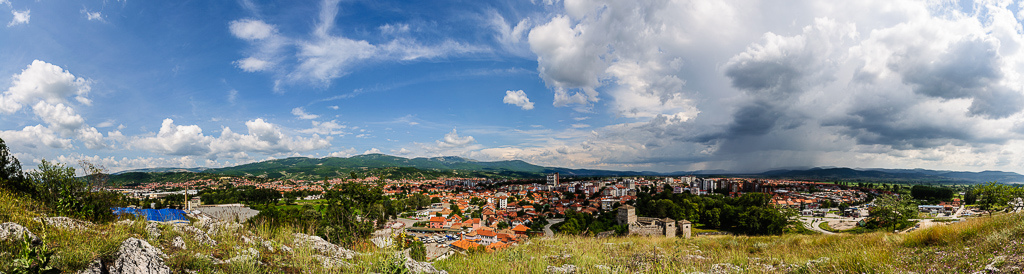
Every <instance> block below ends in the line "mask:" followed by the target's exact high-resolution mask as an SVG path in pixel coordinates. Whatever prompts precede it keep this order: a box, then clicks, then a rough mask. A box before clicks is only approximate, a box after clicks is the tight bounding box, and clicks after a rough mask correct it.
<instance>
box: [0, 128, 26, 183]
mask: <svg viewBox="0 0 1024 274" xmlns="http://www.w3.org/2000/svg"><path fill="white" fill-rule="evenodd" d="M0 188H5V189H9V190H13V191H15V192H21V193H30V194H31V193H32V192H33V190H34V189H33V188H32V185H31V184H29V183H28V181H27V180H25V174H24V173H23V172H22V171H21V162H19V161H18V158H15V157H14V155H13V154H11V152H10V151H9V150H8V149H7V144H6V143H4V139H0Z"/></svg>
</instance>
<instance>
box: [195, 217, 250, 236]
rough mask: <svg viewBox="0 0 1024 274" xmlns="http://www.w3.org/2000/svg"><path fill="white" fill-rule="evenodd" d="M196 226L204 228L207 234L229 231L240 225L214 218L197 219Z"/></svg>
mask: <svg viewBox="0 0 1024 274" xmlns="http://www.w3.org/2000/svg"><path fill="white" fill-rule="evenodd" d="M198 226H199V227H200V228H202V229H205V230H206V234H209V235H217V234H219V233H223V232H230V231H233V230H236V229H239V228H241V227H242V225H241V224H239V223H236V222H227V221H218V220H216V219H202V220H200V221H199V223H198Z"/></svg>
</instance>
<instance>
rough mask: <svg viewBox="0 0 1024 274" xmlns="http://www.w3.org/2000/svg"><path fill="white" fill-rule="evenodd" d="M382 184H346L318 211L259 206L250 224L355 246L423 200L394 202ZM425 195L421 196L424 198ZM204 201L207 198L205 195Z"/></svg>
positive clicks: (327, 194) (333, 191)
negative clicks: (305, 232) (297, 230)
mask: <svg viewBox="0 0 1024 274" xmlns="http://www.w3.org/2000/svg"><path fill="white" fill-rule="evenodd" d="M383 194H384V192H383V190H382V189H381V186H379V185H367V184H361V183H347V184H340V185H337V186H336V188H335V189H331V190H328V191H326V192H324V194H323V197H324V199H326V200H325V201H324V202H323V204H321V205H320V207H319V209H317V208H314V207H313V206H310V205H308V204H305V205H303V206H301V207H297V206H285V207H279V206H272V205H262V206H260V207H259V208H260V213H259V214H257V215H256V216H254V217H253V218H252V219H250V220H249V221H248V223H249V224H250V225H251V226H255V225H267V226H270V227H275V228H277V227H289V226H290V227H300V228H310V229H311V230H313V231H315V233H316V234H317V236H321V237H323V238H324V239H326V240H328V241H330V242H332V243H336V244H354V243H356V242H361V241H365V240H366V239H367V238H368V237H369V235H370V233H372V232H373V229H374V227H375V224H376V225H377V226H382V225H384V223H386V222H387V220H389V219H391V218H394V217H397V216H398V214H399V213H400V212H403V211H405V210H407V209H409V208H410V207H411V206H412V205H413V204H415V203H414V202H407V201H406V200H410V199H412V200H416V201H418V203H420V204H422V201H424V200H425V198H424V197H416V196H415V195H413V196H411V198H409V199H405V200H398V201H393V200H391V199H387V198H385V197H384V195H383ZM421 196H422V195H421ZM204 199H205V196H204Z"/></svg>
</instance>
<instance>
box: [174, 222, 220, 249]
mask: <svg viewBox="0 0 1024 274" xmlns="http://www.w3.org/2000/svg"><path fill="white" fill-rule="evenodd" d="M174 231H177V232H179V233H182V234H186V235H189V236H191V238H192V240H193V241H196V242H198V243H200V244H205V245H208V246H217V241H216V240H214V239H213V238H210V235H208V234H206V232H204V231H203V230H201V229H199V228H196V227H194V226H191V225H188V224H174Z"/></svg>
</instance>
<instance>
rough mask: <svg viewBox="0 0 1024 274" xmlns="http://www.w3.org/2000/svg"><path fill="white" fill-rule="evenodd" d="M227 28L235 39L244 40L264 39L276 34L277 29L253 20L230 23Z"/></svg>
mask: <svg viewBox="0 0 1024 274" xmlns="http://www.w3.org/2000/svg"><path fill="white" fill-rule="evenodd" d="M228 28H229V29H230V30H231V34H233V35H235V37H238V38H242V39H245V40H261V39H266V38H268V37H270V36H271V35H273V34H274V33H275V32H277V29H276V28H275V27H274V26H272V25H270V24H267V23H265V22H263V21H260V20H255V19H241V20H235V21H231V23H230V24H228Z"/></svg>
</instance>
